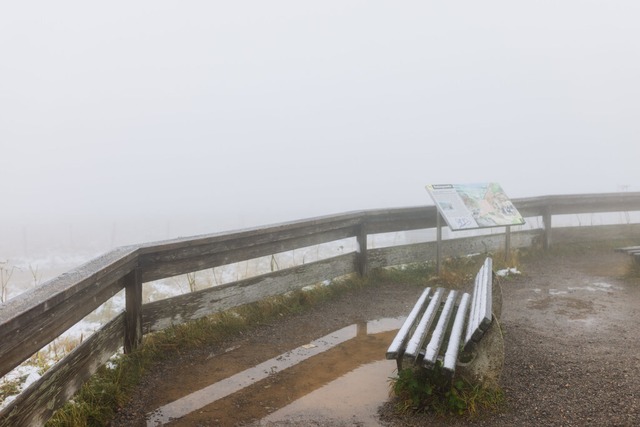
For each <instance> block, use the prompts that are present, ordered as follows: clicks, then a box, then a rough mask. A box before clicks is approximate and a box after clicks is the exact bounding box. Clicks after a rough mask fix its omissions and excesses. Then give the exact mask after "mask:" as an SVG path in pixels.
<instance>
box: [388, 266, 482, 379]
mask: <svg viewBox="0 0 640 427" xmlns="http://www.w3.org/2000/svg"><path fill="white" fill-rule="evenodd" d="M492 282H493V271H492V260H491V258H487V259H486V260H485V261H484V263H483V264H482V267H481V268H480V271H479V272H478V274H477V275H476V278H475V283H474V286H473V294H472V295H469V294H468V293H466V292H464V293H460V292H458V291H456V290H451V291H449V292H448V293H447V295H446V297H445V293H446V291H445V289H443V288H437V289H435V290H434V292H433V293H432V292H431V288H430V287H429V288H426V289H425V290H424V291H423V292H422V295H420V298H419V299H418V302H417V303H416V304H415V306H414V307H413V309H412V310H411V313H409V316H408V317H407V319H406V320H405V322H404V323H403V325H402V327H401V328H400V330H399V331H398V333H397V335H396V337H395V338H394V339H393V341H392V343H391V345H390V346H389V349H388V350H387V353H386V358H387V359H389V360H391V359H395V360H396V363H397V365H398V372H399V371H400V370H402V366H403V363H404V364H411V365H413V366H422V367H424V368H427V369H432V368H433V367H434V366H436V363H437V362H440V363H441V364H442V367H443V368H444V369H445V370H446V371H448V372H449V373H451V375H453V373H454V372H455V369H456V364H457V361H458V353H459V351H460V349H461V348H462V349H464V350H468V349H469V348H470V347H471V346H472V345H473V343H474V342H478V341H479V340H480V339H481V338H482V336H483V335H484V333H485V331H486V330H487V329H488V328H489V326H490V324H491V319H492V301H493V298H492ZM465 325H466V328H465ZM445 343H446V346H445V345H443V344H445Z"/></svg>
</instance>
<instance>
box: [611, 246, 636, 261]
mask: <svg viewBox="0 0 640 427" xmlns="http://www.w3.org/2000/svg"><path fill="white" fill-rule="evenodd" d="M616 252H624V253H626V254H628V255H631V256H632V257H633V259H634V260H635V262H637V263H639V264H640V246H627V247H626V248H617V249H616Z"/></svg>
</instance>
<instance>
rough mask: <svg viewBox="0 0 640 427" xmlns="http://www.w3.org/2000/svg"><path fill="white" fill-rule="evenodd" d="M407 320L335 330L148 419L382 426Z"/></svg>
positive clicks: (182, 422) (157, 421)
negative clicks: (394, 353)
mask: <svg viewBox="0 0 640 427" xmlns="http://www.w3.org/2000/svg"><path fill="white" fill-rule="evenodd" d="M403 321H404V317H400V318H393V319H379V320H375V321H371V322H367V323H361V324H354V325H350V326H347V327H344V328H342V329H339V330H337V331H334V332H332V333H330V334H327V335H325V336H323V337H321V338H318V339H316V340H314V341H311V342H310V343H307V344H305V345H302V346H300V347H297V348H295V349H293V350H291V351H288V352H286V353H282V354H280V355H278V356H276V357H273V358H271V359H269V360H266V361H264V362H262V363H259V364H257V365H255V366H253V367H251V368H249V369H245V370H244V371H241V372H238V373H236V374H234V375H231V376H229V377H227V378H225V379H223V380H220V381H218V382H216V383H214V384H211V385H209V386H206V387H204V388H201V389H199V390H197V391H193V392H192V393H190V394H187V395H185V396H184V397H181V398H179V399H177V400H174V401H172V402H170V403H167V404H165V405H163V406H161V407H159V408H157V409H156V410H154V411H153V412H151V413H149V414H147V426H149V427H151V426H159V425H166V424H170V425H172V426H174V425H175V426H179V425H194V424H196V425H200V424H202V423H204V424H207V423H212V424H216V425H237V424H240V423H246V422H255V423H257V425H266V424H263V423H277V422H280V421H283V420H290V419H301V420H314V419H318V418H320V419H324V420H327V419H340V420H343V421H344V420H357V423H358V425H368V426H377V425H379V424H378V423H377V422H376V417H375V414H376V409H377V407H378V406H379V405H381V404H382V403H384V402H385V401H386V400H387V398H388V391H389V384H388V380H389V377H392V376H393V375H394V370H395V368H396V366H395V362H394V361H387V360H385V359H384V354H385V351H386V349H387V347H388V346H389V344H390V342H391V340H392V339H393V337H394V335H395V333H396V332H397V330H398V329H399V328H400V326H401V325H402V322H403ZM336 417H337V418H336ZM354 422H355V421H354Z"/></svg>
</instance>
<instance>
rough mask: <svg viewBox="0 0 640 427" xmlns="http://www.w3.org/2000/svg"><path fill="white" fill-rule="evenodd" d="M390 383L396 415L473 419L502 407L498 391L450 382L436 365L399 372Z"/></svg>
mask: <svg viewBox="0 0 640 427" xmlns="http://www.w3.org/2000/svg"><path fill="white" fill-rule="evenodd" d="M390 383H391V389H392V390H393V393H394V395H395V396H396V399H397V402H396V411H397V412H398V413H399V414H406V413H409V412H417V413H422V412H429V413H434V414H436V415H458V416H466V417H467V418H474V417H477V416H478V415H479V414H481V413H483V412H485V411H497V410H499V409H500V408H501V407H502V405H503V404H504V393H503V391H502V390H500V389H495V390H494V389H484V388H482V387H480V386H478V385H473V384H470V383H468V382H466V381H464V380H460V379H459V380H454V379H453V378H451V377H450V375H448V374H447V373H446V372H445V371H444V370H443V369H442V368H441V366H440V365H439V364H436V366H435V367H434V369H413V368H407V369H403V370H401V371H400V372H398V376H397V377H396V378H391V379H390Z"/></svg>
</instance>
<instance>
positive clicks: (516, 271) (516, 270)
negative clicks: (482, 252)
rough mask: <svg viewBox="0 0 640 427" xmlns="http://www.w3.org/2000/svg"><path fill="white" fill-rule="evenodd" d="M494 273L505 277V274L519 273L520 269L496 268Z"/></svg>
mask: <svg viewBox="0 0 640 427" xmlns="http://www.w3.org/2000/svg"><path fill="white" fill-rule="evenodd" d="M496 274H497V275H498V276H500V277H506V276H511V275H514V274H521V273H520V271H518V269H517V268H515V267H512V268H505V269H502V270H498V271H496Z"/></svg>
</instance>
